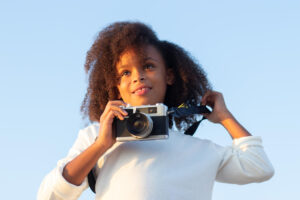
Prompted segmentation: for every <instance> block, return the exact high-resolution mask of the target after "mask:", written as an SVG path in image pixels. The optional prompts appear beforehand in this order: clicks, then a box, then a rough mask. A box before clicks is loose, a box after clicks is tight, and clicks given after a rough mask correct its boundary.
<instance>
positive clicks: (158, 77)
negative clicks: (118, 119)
mask: <svg viewBox="0 0 300 200" xmlns="http://www.w3.org/2000/svg"><path fill="white" fill-rule="evenodd" d="M144 54H145V55H144V59H143V61H141V59H139V56H138V55H137V54H136V53H135V52H134V50H132V49H129V50H127V51H125V52H124V53H123V54H122V55H121V56H120V60H119V62H118V63H117V65H116V68H117V75H118V78H119V84H118V85H117V88H118V90H119V94H120V98H122V99H123V101H124V102H125V103H128V104H130V105H131V106H140V105H153V104H156V103H163V102H164V98H165V94H166V90H167V85H171V84H172V82H173V74H172V71H171V70H170V69H169V70H167V68H166V66H165V63H164V60H163V58H162V56H161V54H160V53H159V51H158V50H157V49H156V48H155V47H153V46H151V45H147V46H145V48H144Z"/></svg>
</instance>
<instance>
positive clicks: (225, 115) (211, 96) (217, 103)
mask: <svg viewBox="0 0 300 200" xmlns="http://www.w3.org/2000/svg"><path fill="white" fill-rule="evenodd" d="M201 104H202V105H207V106H209V107H211V108H212V109H213V110H212V112H211V113H209V114H204V115H203V116H204V117H206V118H207V119H208V120H209V121H211V122H213V123H220V124H222V122H223V121H224V120H226V119H229V118H233V116H232V114H231V113H230V112H229V110H228V109H227V107H226V105H225V101H224V98H223V95H222V93H220V92H216V91H208V92H206V93H205V94H204V96H203V98H202V100H201Z"/></svg>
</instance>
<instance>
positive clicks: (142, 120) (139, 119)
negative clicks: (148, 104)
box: [127, 113, 153, 138]
mask: <svg viewBox="0 0 300 200" xmlns="http://www.w3.org/2000/svg"><path fill="white" fill-rule="evenodd" d="M152 127H153V122H152V119H151V117H149V116H148V115H146V114H144V113H134V114H132V115H130V116H129V118H128V120H127V129H128V131H129V132H130V133H131V135H132V136H133V137H136V138H144V137H147V136H148V135H149V134H150V133H151V131H152Z"/></svg>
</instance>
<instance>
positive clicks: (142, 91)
mask: <svg viewBox="0 0 300 200" xmlns="http://www.w3.org/2000/svg"><path fill="white" fill-rule="evenodd" d="M151 89H152V88H151V87H149V86H140V87H137V88H136V89H135V90H133V94H136V95H145V94H147V93H148V92H149V91H150V90H151Z"/></svg>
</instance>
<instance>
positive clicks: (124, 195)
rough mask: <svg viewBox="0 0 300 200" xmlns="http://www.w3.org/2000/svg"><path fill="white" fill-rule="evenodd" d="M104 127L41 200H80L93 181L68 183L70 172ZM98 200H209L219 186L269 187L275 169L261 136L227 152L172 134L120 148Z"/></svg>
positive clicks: (109, 161)
mask: <svg viewBox="0 0 300 200" xmlns="http://www.w3.org/2000/svg"><path fill="white" fill-rule="evenodd" d="M98 130H99V125H98V124H94V125H90V126H89V127H87V128H85V129H83V130H81V131H80V132H79V135H78V138H77V140H76V141H75V143H74V145H73V147H72V148H71V149H70V151H69V153H68V155H67V157H66V158H64V159H62V160H60V161H58V163H57V166H56V167H55V168H54V169H53V170H52V171H51V172H50V173H49V174H48V175H47V176H46V177H45V178H44V180H43V182H42V184H41V186H40V189H39V192H38V199H39V200H46V199H47V200H48V199H49V200H50V199H77V198H78V197H79V196H80V194H81V193H82V192H83V191H84V190H85V189H86V188H87V187H88V183H87V179H85V180H84V182H83V183H82V184H81V185H79V186H75V185H73V184H71V183H69V182H67V181H66V180H65V179H64V178H63V176H62V171H63V168H64V166H65V165H66V164H67V163H68V162H69V161H71V160H72V159H74V158H75V157H76V156H77V155H79V154H80V153H81V152H82V151H84V150H85V149H86V148H87V147H88V146H90V145H91V144H92V143H93V142H94V141H95V138H96V137H97V135H98ZM95 171H96V177H97V178H96V180H97V182H96V196H95V199H96V200H98V199H99V200H100V199H101V200H120V199H130V200H141V199H143V200H157V199H170V200H177V199H178V200H182V199H186V200H189V199H191V200H195V199H201V200H209V199H211V198H212V190H213V185H214V181H215V180H216V181H219V182H226V183H235V184H247V183H252V182H262V181H266V180H268V179H269V178H271V177H272V175H273V173H274V169H273V167H272V165H271V163H270V162H269V160H268V158H267V156H266V154H265V152H264V149H263V146H262V140H261V138H260V137H257V136H249V137H243V138H239V139H235V140H233V143H232V146H229V147H222V146H219V145H217V144H214V143H213V142H211V141H209V140H203V139H199V138H195V137H192V136H188V135H184V134H183V133H181V132H177V131H173V130H170V131H169V138H168V139H166V140H148V141H131V142H117V143H116V144H114V146H113V147H112V148H110V149H109V150H108V151H107V152H106V153H105V154H104V155H103V156H101V157H100V159H99V160H98V162H97V164H96V166H95Z"/></svg>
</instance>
